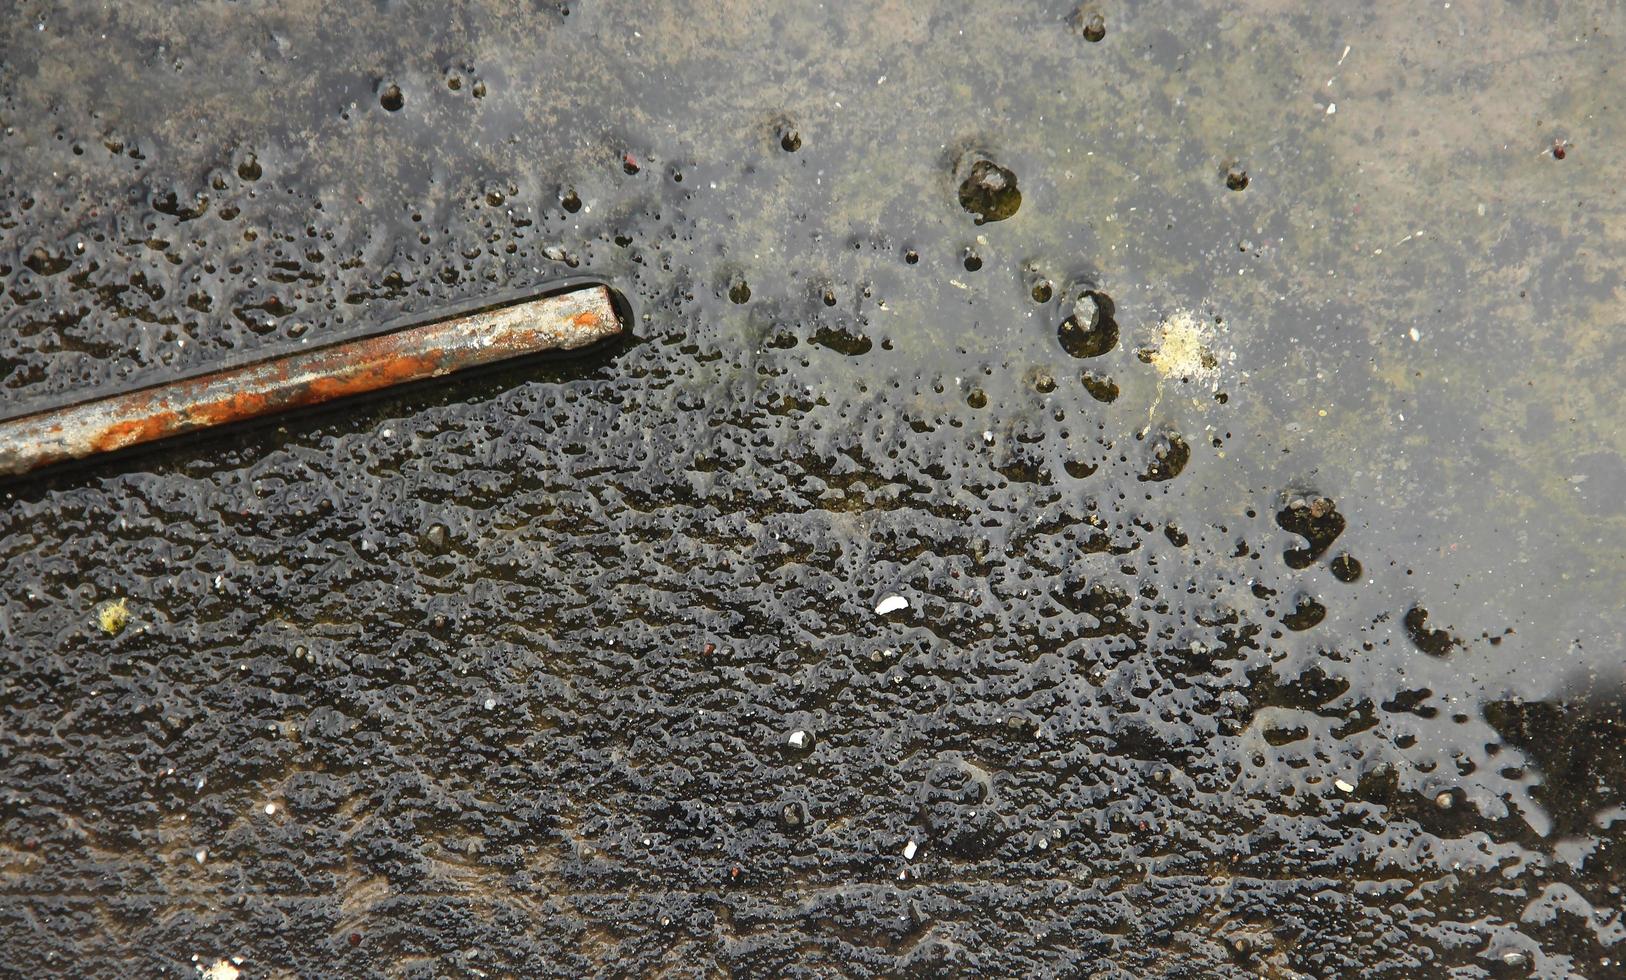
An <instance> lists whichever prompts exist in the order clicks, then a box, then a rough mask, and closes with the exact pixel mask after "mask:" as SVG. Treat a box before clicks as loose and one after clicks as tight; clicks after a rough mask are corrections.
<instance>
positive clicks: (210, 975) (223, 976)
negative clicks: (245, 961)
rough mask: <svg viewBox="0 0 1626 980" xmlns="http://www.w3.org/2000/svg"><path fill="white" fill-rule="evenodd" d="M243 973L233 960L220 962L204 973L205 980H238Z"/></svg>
mask: <svg viewBox="0 0 1626 980" xmlns="http://www.w3.org/2000/svg"><path fill="white" fill-rule="evenodd" d="M241 972H242V971H240V970H238V969H237V967H236V965H235V964H233V963H232V961H231V960H220V961H219V962H217V963H215V964H214V965H213V966H211V967H209V969H207V970H204V971H203V980H237V978H238V976H239V975H240V974H241Z"/></svg>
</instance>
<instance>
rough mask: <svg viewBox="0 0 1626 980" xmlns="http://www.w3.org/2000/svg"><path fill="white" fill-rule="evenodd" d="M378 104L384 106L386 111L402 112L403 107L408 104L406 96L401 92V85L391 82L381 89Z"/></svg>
mask: <svg viewBox="0 0 1626 980" xmlns="http://www.w3.org/2000/svg"><path fill="white" fill-rule="evenodd" d="M378 104H379V105H381V106H383V107H384V108H385V110H386V111H389V112H400V111H401V107H402V106H404V105H406V96H404V95H402V94H401V87H400V86H399V85H396V84H395V83H394V82H391V83H390V84H388V85H386V86H384V88H383V89H381V90H380V91H379V93H378Z"/></svg>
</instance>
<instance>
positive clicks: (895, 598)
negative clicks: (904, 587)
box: [875, 595, 909, 616]
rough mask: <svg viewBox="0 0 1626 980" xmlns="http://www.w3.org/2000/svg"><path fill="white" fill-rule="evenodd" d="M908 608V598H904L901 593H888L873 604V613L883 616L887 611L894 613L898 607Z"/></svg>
mask: <svg viewBox="0 0 1626 980" xmlns="http://www.w3.org/2000/svg"><path fill="white" fill-rule="evenodd" d="M908 608H909V600H908V599H905V598H904V597H903V596H901V595H889V596H887V597H886V598H884V599H882V600H881V601H880V602H878V603H876V604H875V615H877V616H885V615H887V614H888V613H895V612H897V611H898V610H900V609H908Z"/></svg>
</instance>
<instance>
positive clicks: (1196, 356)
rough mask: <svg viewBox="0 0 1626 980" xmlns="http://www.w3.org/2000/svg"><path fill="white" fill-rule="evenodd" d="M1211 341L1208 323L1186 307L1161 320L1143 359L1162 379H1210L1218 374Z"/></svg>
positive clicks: (1211, 329)
mask: <svg viewBox="0 0 1626 980" xmlns="http://www.w3.org/2000/svg"><path fill="white" fill-rule="evenodd" d="M1214 341H1215V331H1214V327H1213V325H1212V324H1210V323H1209V322H1208V321H1207V320H1205V319H1203V318H1201V317H1199V316H1197V314H1195V313H1193V312H1191V311H1190V310H1181V311H1179V312H1178V313H1175V314H1174V315H1172V316H1170V317H1169V318H1168V319H1167V320H1164V321H1163V327H1162V330H1161V332H1160V335H1159V336H1158V339H1157V347H1156V349H1154V350H1152V351H1151V352H1150V354H1149V355H1148V356H1147V360H1148V361H1149V362H1150V363H1151V365H1152V367H1155V368H1157V373H1158V374H1160V375H1162V377H1163V379H1164V380H1169V379H1171V378H1172V379H1176V380H1184V381H1197V382H1212V381H1214V380H1215V379H1216V378H1217V377H1218V376H1219V358H1217V357H1215V356H1214Z"/></svg>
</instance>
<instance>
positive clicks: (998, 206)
mask: <svg viewBox="0 0 1626 980" xmlns="http://www.w3.org/2000/svg"><path fill="white" fill-rule="evenodd" d="M1021 206H1022V192H1021V191H1020V190H1018V189H1017V187H1016V172H1015V171H1013V170H1010V169H1008V168H1006V167H1001V166H1000V165H999V164H997V163H995V162H994V161H992V160H977V161H976V162H975V163H973V164H971V167H970V169H969V170H968V171H967V173H966V175H965V177H964V179H962V180H961V181H960V207H962V208H964V209H965V210H966V211H967V212H969V213H970V214H972V215H975V216H976V223H977V224H979V225H980V224H986V223H987V222H990V221H1004V220H1005V219H1006V218H1009V217H1010V216H1011V215H1013V214H1015V213H1016V211H1017V209H1018V208H1020V207H1021Z"/></svg>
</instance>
